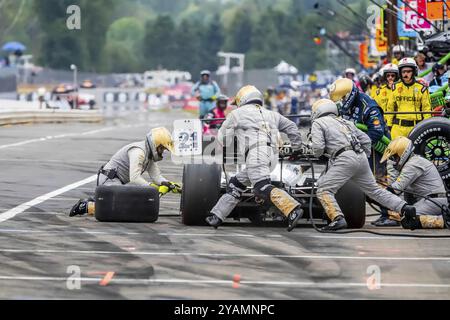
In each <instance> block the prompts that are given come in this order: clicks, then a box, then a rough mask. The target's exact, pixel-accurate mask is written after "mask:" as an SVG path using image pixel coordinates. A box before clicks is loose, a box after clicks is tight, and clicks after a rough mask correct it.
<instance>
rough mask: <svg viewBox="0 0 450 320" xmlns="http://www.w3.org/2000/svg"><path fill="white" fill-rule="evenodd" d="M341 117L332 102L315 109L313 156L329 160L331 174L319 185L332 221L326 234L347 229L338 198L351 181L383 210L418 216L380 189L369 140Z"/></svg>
mask: <svg viewBox="0 0 450 320" xmlns="http://www.w3.org/2000/svg"><path fill="white" fill-rule="evenodd" d="M338 115H339V112H338V108H337V106H336V104H335V103H334V102H333V101H331V100H327V99H322V100H319V101H317V102H315V103H314V105H313V106H312V114H311V121H312V128H311V148H312V151H313V153H314V156H316V157H321V156H325V157H327V158H328V159H329V167H328V171H327V172H326V173H325V174H324V175H323V176H321V177H320V178H319V180H318V182H317V184H318V187H317V198H318V199H319V201H320V203H321V204H322V206H323V207H324V209H325V211H326V213H327V215H328V218H329V219H330V220H331V223H330V224H329V225H328V226H326V227H324V228H323V230H332V231H334V230H340V229H345V228H347V222H346V221H345V218H344V214H343V213H342V211H341V209H340V207H339V205H338V203H337V201H336V198H335V194H336V192H338V191H339V189H341V187H342V186H343V185H344V184H346V183H347V182H348V181H349V180H351V181H353V182H354V183H356V184H357V185H358V186H359V187H360V188H361V190H362V191H363V192H364V193H365V194H366V195H367V196H368V197H370V198H372V199H373V200H375V201H377V202H378V203H380V204H382V205H383V206H385V207H387V208H389V209H391V210H394V211H397V212H402V214H405V215H407V216H413V215H415V208H414V207H412V206H409V205H407V203H406V202H405V201H404V200H402V199H400V198H399V197H397V196H395V195H393V194H392V193H390V192H388V191H387V190H384V189H382V188H381V187H379V186H378V184H377V182H376V180H375V178H374V176H373V174H372V172H371V170H370V167H369V162H368V161H367V157H368V156H370V153H371V141H370V138H369V137H368V136H367V135H366V134H365V133H363V132H362V131H360V130H358V129H357V128H356V126H355V125H354V124H353V122H351V121H348V120H344V119H342V118H339V117H338Z"/></svg>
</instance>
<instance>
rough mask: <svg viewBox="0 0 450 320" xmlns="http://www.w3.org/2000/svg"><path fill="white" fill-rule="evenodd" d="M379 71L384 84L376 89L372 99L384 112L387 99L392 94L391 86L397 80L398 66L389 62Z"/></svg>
mask: <svg viewBox="0 0 450 320" xmlns="http://www.w3.org/2000/svg"><path fill="white" fill-rule="evenodd" d="M380 72H381V74H382V79H383V82H384V84H383V85H381V87H380V88H378V89H377V90H376V92H375V94H374V97H373V99H374V100H375V101H376V102H377V103H378V105H379V106H380V108H381V109H383V112H386V111H387V107H388V103H389V99H390V97H391V96H392V88H393V87H394V84H395V83H396V82H397V81H398V80H399V71H398V66H397V65H395V64H393V63H389V64H387V65H386V66H385V67H384V68H383V69H381V71H380ZM385 119H386V116H385Z"/></svg>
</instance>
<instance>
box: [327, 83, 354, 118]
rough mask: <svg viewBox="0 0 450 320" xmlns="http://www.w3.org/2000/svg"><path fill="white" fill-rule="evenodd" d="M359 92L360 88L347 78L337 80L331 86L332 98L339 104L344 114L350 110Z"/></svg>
mask: <svg viewBox="0 0 450 320" xmlns="http://www.w3.org/2000/svg"><path fill="white" fill-rule="evenodd" d="M357 94H358V88H357V87H356V86H355V84H354V83H353V81H352V80H350V79H347V78H343V79H338V80H336V81H335V82H334V83H333V84H332V85H331V87H330V99H331V100H332V101H333V102H334V103H336V104H337V106H338V109H339V110H340V111H341V113H342V114H346V113H347V112H348V111H349V110H350V108H351V105H352V104H353V102H354V101H355V99H356V95H357Z"/></svg>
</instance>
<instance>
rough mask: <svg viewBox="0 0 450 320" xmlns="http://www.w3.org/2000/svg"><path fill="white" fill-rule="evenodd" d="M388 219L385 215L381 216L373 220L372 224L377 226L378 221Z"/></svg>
mask: <svg viewBox="0 0 450 320" xmlns="http://www.w3.org/2000/svg"><path fill="white" fill-rule="evenodd" d="M385 219H386V217H385V216H379V217H378V219H377V220H374V221H372V222H371V223H370V224H371V225H373V226H376V225H377V223H380V222H381V221H384V220H385Z"/></svg>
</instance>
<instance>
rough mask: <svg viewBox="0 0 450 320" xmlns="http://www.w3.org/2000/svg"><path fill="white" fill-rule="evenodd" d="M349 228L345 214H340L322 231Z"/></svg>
mask: <svg viewBox="0 0 450 320" xmlns="http://www.w3.org/2000/svg"><path fill="white" fill-rule="evenodd" d="M345 228H347V221H345V218H344V217H343V216H339V217H337V218H336V219H334V220H333V221H332V222H331V223H330V224H329V225H327V226H325V227H323V228H322V229H321V230H322V231H337V230H341V229H345Z"/></svg>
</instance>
